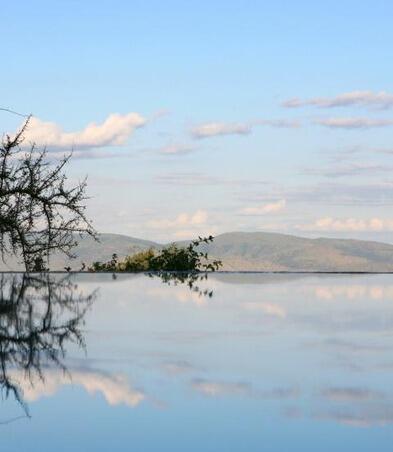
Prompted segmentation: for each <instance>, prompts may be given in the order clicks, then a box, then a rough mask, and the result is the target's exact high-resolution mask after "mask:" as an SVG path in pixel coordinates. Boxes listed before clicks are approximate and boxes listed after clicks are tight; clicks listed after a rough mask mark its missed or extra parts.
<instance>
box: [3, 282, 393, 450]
mask: <svg viewBox="0 0 393 452" xmlns="http://www.w3.org/2000/svg"><path fill="white" fill-rule="evenodd" d="M53 278H54V279H53ZM62 278H64V275H63V276H59V275H57V276H56V277H54V276H52V277H51V280H50V281H49V283H48V281H46V280H39V279H35V280H34V281H31V280H28V279H26V277H24V279H23V275H3V279H2V280H1V288H2V295H1V303H0V364H1V365H2V370H1V371H0V384H1V385H2V388H3V400H2V402H1V408H0V421H1V422H2V424H1V425H0V431H1V450H2V451H3V450H4V451H7V452H13V451H15V452H24V451H29V452H35V451H40V452H42V451H73V452H78V451H84V452H85V451H95V452H96V451H129V450H135V451H171V452H174V451H182V452H183V451H190V452H192V451H262V450H263V451H280V452H285V451H302V452H305V451H310V452H311V451H312V452H315V451H318V452H324V451H326V452H332V451H336V452H337V451H345V452H347V451H391V450H392V441H393V384H392V377H393V275H357V276H349V275H334V276H333V275H330V276H329V275H326V276H324V275H263V274H215V275H211V276H209V278H208V280H207V281H202V282H199V283H198V286H199V289H200V291H202V292H204V291H205V290H206V291H207V292H206V293H205V294H204V293H200V291H195V286H194V290H190V288H189V287H188V286H187V285H186V284H181V283H179V284H178V285H176V286H174V285H168V284H165V283H163V282H162V281H161V279H160V278H158V277H155V278H150V277H148V276H145V275H119V276H118V278H117V279H116V280H113V279H112V277H111V275H76V276H74V277H72V279H71V284H70V282H69V281H67V280H66V281H63V280H62ZM211 290H212V291H213V294H212V296H209V292H210V291H211ZM89 295H91V298H90V299H88V298H87V297H88V296H89ZM78 297H79V298H78ZM11 299H12V300H11ZM61 344H62V345H63V349H64V353H65V356H64V357H62V354H61V353H59V352H60V350H61ZM62 366H64V368H63V367H62ZM65 368H66V369H65ZM39 370H40V372H41V375H39V372H38V371H39ZM7 385H8V389H9V391H8V396H7V390H6V389H7V388H6V386H7ZM18 394H19V397H20V401H19V402H18V401H17V400H16V396H18ZM28 416H29V417H28Z"/></svg>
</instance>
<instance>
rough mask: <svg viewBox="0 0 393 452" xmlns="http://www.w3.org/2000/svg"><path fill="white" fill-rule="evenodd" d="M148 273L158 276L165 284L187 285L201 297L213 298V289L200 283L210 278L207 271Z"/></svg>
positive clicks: (151, 275) (152, 276)
mask: <svg viewBox="0 0 393 452" xmlns="http://www.w3.org/2000/svg"><path fill="white" fill-rule="evenodd" d="M148 275H149V276H150V277H151V278H154V277H158V278H160V279H161V281H162V282H163V283H164V284H167V285H169V286H170V285H173V286H178V285H182V284H183V285H186V286H187V287H188V288H189V289H190V290H191V292H194V293H196V294H197V295H199V296H200V297H208V298H212V296H213V290H211V289H203V288H201V286H200V283H203V282H204V281H207V280H208V274H207V273H200V272H191V273H190V272H166V271H165V272H150V273H148Z"/></svg>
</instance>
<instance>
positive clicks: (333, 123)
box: [315, 118, 393, 129]
mask: <svg viewBox="0 0 393 452" xmlns="http://www.w3.org/2000/svg"><path fill="white" fill-rule="evenodd" d="M315 123H316V124H318V125H320V126H324V127H329V128H332V129H370V128H373V127H387V126H391V125H393V120H392V119H369V118H328V119H318V120H316V121H315Z"/></svg>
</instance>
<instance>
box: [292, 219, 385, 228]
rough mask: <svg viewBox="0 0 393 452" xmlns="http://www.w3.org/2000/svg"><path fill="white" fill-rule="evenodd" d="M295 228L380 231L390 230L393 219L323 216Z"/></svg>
mask: <svg viewBox="0 0 393 452" xmlns="http://www.w3.org/2000/svg"><path fill="white" fill-rule="evenodd" d="M296 228H297V229H299V230H302V231H341V232H347V231H351V232H380V231H392V230H393V220H385V219H381V218H370V219H366V220H364V219H356V218H344V219H335V218H331V217H324V218H320V219H318V220H316V221H315V222H314V223H311V224H302V225H297V226H296Z"/></svg>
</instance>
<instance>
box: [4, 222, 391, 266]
mask: <svg viewBox="0 0 393 452" xmlns="http://www.w3.org/2000/svg"><path fill="white" fill-rule="evenodd" d="M99 239H100V242H96V241H94V240H93V239H92V238H91V237H87V236H85V237H82V238H81V239H80V240H79V244H78V246H77V247H76V249H75V254H76V255H77V256H78V257H77V258H76V259H75V260H72V261H70V260H68V259H67V258H66V257H64V256H62V255H60V254H58V253H56V254H54V255H53V257H52V259H51V265H50V267H51V270H62V269H63V268H64V267H65V266H68V265H70V266H71V267H72V269H73V270H78V269H79V268H80V267H81V265H82V262H85V263H86V264H91V263H92V262H93V261H101V262H102V261H106V260H109V259H110V258H111V256H112V254H113V253H117V254H118V256H119V258H123V257H124V256H126V255H128V254H134V253H136V252H138V251H143V250H146V249H148V248H155V249H160V248H162V247H163V246H166V245H165V244H161V243H158V242H155V241H151V240H144V239H139V238H135V237H130V236H127V235H123V234H110V233H103V234H100V235H99ZM176 243H178V244H179V245H183V244H187V243H189V242H188V241H181V242H176ZM201 249H202V250H203V251H207V252H208V253H209V255H210V257H214V258H216V259H221V260H222V261H223V264H224V265H223V268H222V269H223V270H229V271H315V272H340V271H341V272H390V271H393V245H391V244H388V243H384V242H378V241H370V240H367V241H366V240H358V239H335V238H326V237H318V238H306V237H300V236H295V235H290V234H281V233H276V232H241V231H237V232H226V233H223V234H219V235H217V236H216V237H215V239H214V242H213V243H211V244H209V245H205V244H204V245H202V246H201ZM22 269H23V267H22V266H21V265H20V264H19V263H18V262H17V259H15V258H14V257H10V258H8V259H7V265H5V264H4V263H2V262H0V270H1V271H12V270H15V271H16V270H22Z"/></svg>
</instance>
